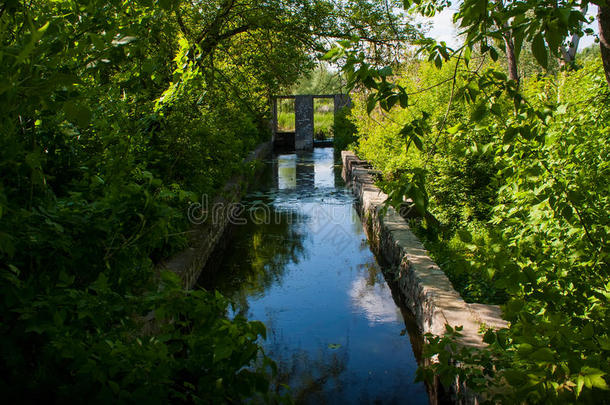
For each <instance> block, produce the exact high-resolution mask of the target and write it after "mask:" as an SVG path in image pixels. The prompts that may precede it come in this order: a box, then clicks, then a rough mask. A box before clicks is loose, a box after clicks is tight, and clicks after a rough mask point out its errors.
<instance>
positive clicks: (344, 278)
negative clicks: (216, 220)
mask: <svg viewBox="0 0 610 405" xmlns="http://www.w3.org/2000/svg"><path fill="white" fill-rule="evenodd" d="M268 168H269V169H270V170H269V171H268V173H267V174H266V175H265V176H264V178H263V179H262V182H261V184H260V185H259V186H258V187H257V191H254V192H252V193H250V194H249V195H248V196H247V197H246V199H245V200H244V203H245V205H246V209H245V210H244V212H243V215H242V217H243V218H244V219H245V221H244V222H245V223H244V224H240V225H234V226H232V227H231V230H230V231H229V235H228V236H227V238H226V239H225V241H226V243H225V246H224V248H223V249H219V251H218V252H217V253H216V254H215V256H214V257H213V258H212V259H211V260H210V261H209V265H208V266H207V267H206V269H204V271H203V273H202V278H201V279H200V280H199V285H200V286H202V287H204V288H206V289H210V290H213V289H216V290H218V291H220V292H222V293H223V294H224V295H226V296H228V297H230V298H231V299H232V300H233V301H234V302H235V303H236V309H235V311H236V312H239V313H241V314H243V315H245V316H246V317H248V318H249V319H256V320H260V321H263V322H264V323H265V325H266V326H267V331H268V332H267V341H265V342H264V343H263V346H264V348H265V352H266V353H267V354H268V355H269V356H270V357H272V358H273V359H274V360H275V361H276V362H277V364H278V376H277V381H275V384H276V386H277V387H278V390H280V391H281V390H282V389H283V388H281V387H282V385H281V384H287V385H289V386H290V387H291V389H290V392H291V394H292V396H293V397H294V399H295V401H296V402H297V403H307V404H324V403H405V402H408V403H415V404H417V403H421V404H426V403H428V397H427V394H426V388H425V386H424V385H423V384H422V383H415V382H414V378H415V370H416V369H417V358H416V355H419V353H418V352H419V350H420V348H421V337H420V336H419V335H418V334H417V327H416V326H415V324H414V321H413V319H412V317H411V314H410V313H409V312H408V311H406V310H404V308H403V307H402V306H401V305H400V302H399V301H398V300H397V299H395V298H394V297H398V295H397V294H393V293H394V292H395V291H394V290H395V288H396V286H395V285H394V283H393V282H392V281H391V280H390V282H389V283H388V282H386V280H385V279H384V275H383V271H382V267H381V266H380V265H379V264H378V261H377V260H376V258H375V256H374V255H373V254H372V252H371V250H370V249H369V246H368V242H367V240H366V236H365V234H364V231H363V228H362V223H361V222H360V219H359V217H358V215H357V213H356V211H355V210H354V208H353V203H354V198H353V195H352V194H351V192H350V191H349V190H348V189H347V188H346V187H345V185H344V184H343V181H342V180H341V179H340V177H338V174H337V171H338V169H339V170H340V168H338V167H337V165H336V164H335V162H334V159H333V150H332V148H323V149H315V150H314V152H310V153H299V154H284V155H279V156H276V157H275V158H274V159H272V160H271V161H270V162H269V163H268ZM409 338H410V339H411V342H409ZM414 351H415V352H416V353H414Z"/></svg>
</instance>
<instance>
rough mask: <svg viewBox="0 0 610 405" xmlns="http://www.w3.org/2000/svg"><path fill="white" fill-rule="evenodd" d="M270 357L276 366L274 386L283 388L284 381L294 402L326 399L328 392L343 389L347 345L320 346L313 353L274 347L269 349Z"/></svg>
mask: <svg viewBox="0 0 610 405" xmlns="http://www.w3.org/2000/svg"><path fill="white" fill-rule="evenodd" d="M288 354H290V355H289V356H287V355H288ZM282 355H283V356H282ZM271 357H273V359H274V360H275V361H276V363H277V366H278V372H277V375H276V377H275V380H274V385H275V387H276V390H277V391H278V392H282V391H283V389H284V388H283V387H284V386H285V385H287V386H289V387H290V394H291V396H292V398H293V399H294V401H295V403H297V404H302V403H305V404H321V403H326V402H327V401H326V399H327V394H328V393H329V392H333V393H335V394H337V393H339V392H340V391H342V390H343V389H344V387H343V379H342V375H343V374H344V373H345V371H346V370H347V363H348V353H347V348H338V349H330V348H326V347H321V348H320V349H319V350H318V351H317V352H316V353H315V354H314V353H310V352H308V351H305V350H297V351H292V350H290V349H289V348H288V347H286V348H283V349H282V348H277V347H276V348H275V350H274V349H273V348H272V349H271Z"/></svg>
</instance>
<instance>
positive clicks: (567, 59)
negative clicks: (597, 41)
mask: <svg viewBox="0 0 610 405" xmlns="http://www.w3.org/2000/svg"><path fill="white" fill-rule="evenodd" d="M588 9H589V5H588V4H585V5H583V6H582V7H581V8H580V12H581V13H582V15H587V10H588ZM578 29H579V30H581V29H582V21H580V22H579V23H578ZM579 42H580V35H579V34H578V33H574V34H572V39H571V40H570V47H569V48H568V49H566V47H565V46H563V45H562V46H561V47H560V50H561V58H560V60H559V64H560V65H561V66H562V67H563V66H567V67H573V66H574V61H575V60H576V52H577V51H578V43H579Z"/></svg>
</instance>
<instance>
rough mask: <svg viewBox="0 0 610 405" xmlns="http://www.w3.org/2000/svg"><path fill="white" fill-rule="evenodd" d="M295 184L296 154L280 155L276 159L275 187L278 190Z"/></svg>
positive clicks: (292, 186) (289, 187) (293, 186)
mask: <svg viewBox="0 0 610 405" xmlns="http://www.w3.org/2000/svg"><path fill="white" fill-rule="evenodd" d="M296 186H297V155H295V154H291V155H281V156H279V157H278V159H277V188H278V189H280V190H285V189H291V188H296Z"/></svg>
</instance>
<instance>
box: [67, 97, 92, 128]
mask: <svg viewBox="0 0 610 405" xmlns="http://www.w3.org/2000/svg"><path fill="white" fill-rule="evenodd" d="M63 109H64V112H65V113H66V117H67V118H68V120H69V121H71V122H73V123H75V124H77V125H78V126H80V127H86V126H87V125H89V122H90V121H91V110H90V109H89V107H87V106H86V105H84V104H82V103H78V102H76V101H68V102H66V103H65V104H64V106H63Z"/></svg>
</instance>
